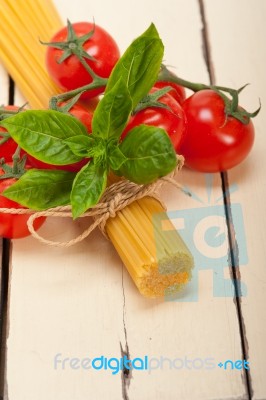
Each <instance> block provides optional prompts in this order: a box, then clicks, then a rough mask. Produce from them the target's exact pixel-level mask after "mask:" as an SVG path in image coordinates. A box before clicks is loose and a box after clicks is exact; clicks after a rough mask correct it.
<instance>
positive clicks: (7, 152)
mask: <svg viewBox="0 0 266 400" xmlns="http://www.w3.org/2000/svg"><path fill="white" fill-rule="evenodd" d="M4 109H5V110H13V111H17V110H18V109H19V107H17V106H5V107H4ZM1 132H6V129H5V128H3V127H0V140H1V139H3V136H1ZM17 147H18V145H17V143H16V142H15V141H14V140H13V139H12V138H9V139H8V140H7V141H6V142H5V143H3V144H1V145H0V158H4V159H5V162H11V161H12V156H13V154H14V153H15V151H16V149H17Z"/></svg>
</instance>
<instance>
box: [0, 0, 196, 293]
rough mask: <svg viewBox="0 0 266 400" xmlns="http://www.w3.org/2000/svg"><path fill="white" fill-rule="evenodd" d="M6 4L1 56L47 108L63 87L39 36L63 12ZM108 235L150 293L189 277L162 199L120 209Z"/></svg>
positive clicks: (13, 1) (45, 0) (35, 2)
mask: <svg viewBox="0 0 266 400" xmlns="http://www.w3.org/2000/svg"><path fill="white" fill-rule="evenodd" d="M0 5H1V7H0V15H1V25H0V58H1V59H2V61H3V62H4V64H5V66H6V69H7V70H8V72H9V73H10V75H11V76H12V77H13V79H14V81H15V83H16V84H17V85H18V87H19V88H20V90H21V92H22V94H23V95H24V97H25V98H26V100H27V101H28V102H29V103H30V105H31V107H32V108H45V107H47V104H48V102H49V98H50V97H51V96H52V95H54V94H56V93H58V89H57V88H56V87H55V86H54V85H53V84H52V83H51V80H50V78H49V77H48V75H47V73H46V70H45V61H44V54H45V49H44V47H43V46H42V45H41V44H40V43H39V38H41V39H42V40H44V41H49V40H50V38H51V37H52V36H53V35H54V33H55V31H56V30H58V29H59V28H60V27H61V21H60V18H59V16H58V14H57V11H56V10H55V8H54V6H53V3H52V1H51V0H26V1H25V0H0ZM17 32H19V35H17ZM110 182H112V178H111V177H110ZM166 221H168V227H167V230H164V229H163V227H162V223H163V222H164V223H165V222H166ZM106 233H107V235H108V236H109V238H110V240H111V241H112V243H113V245H114V247H115V248H116V250H117V252H118V254H119V255H120V257H121V259H122V261H123V262H124V264H125V266H126V268H127V270H128V272H129V274H130V276H131V277H132V279H133V281H134V282H135V284H136V286H137V288H138V289H139V291H140V292H141V293H142V294H143V295H144V296H146V297H161V296H164V295H167V294H169V295H171V294H172V293H175V292H177V291H179V290H180V289H181V288H182V287H183V286H184V284H186V283H187V282H188V281H189V279H190V277H191V270H192V268H193V257H192V255H191V254H190V251H189V249H188V248H187V246H186V245H185V243H184V242H183V240H182V239H181V237H180V236H179V234H178V232H177V231H176V230H175V228H174V227H173V225H172V224H171V222H170V220H169V219H168V217H167V215H166V213H165V210H164V208H163V206H162V205H161V203H160V202H159V201H157V200H156V199H154V198H151V197H145V198H143V199H139V200H137V201H134V202H133V203H132V204H130V205H128V206H126V207H125V208H124V209H123V210H121V211H119V212H117V214H116V215H115V217H113V218H110V219H109V220H108V221H107V223H106Z"/></svg>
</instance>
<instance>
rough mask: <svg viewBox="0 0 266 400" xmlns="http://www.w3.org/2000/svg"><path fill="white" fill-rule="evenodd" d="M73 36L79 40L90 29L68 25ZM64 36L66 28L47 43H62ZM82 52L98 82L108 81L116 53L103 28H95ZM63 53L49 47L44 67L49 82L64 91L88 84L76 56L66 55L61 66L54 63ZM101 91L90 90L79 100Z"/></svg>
mask: <svg viewBox="0 0 266 400" xmlns="http://www.w3.org/2000/svg"><path fill="white" fill-rule="evenodd" d="M72 27H73V29H74V31H75V34H76V35H77V36H78V37H81V36H83V35H85V34H87V33H89V32H91V31H92V30H93V28H94V25H93V23H90V22H77V23H74V24H72ZM67 36H68V30H67V27H64V28H63V29H61V30H60V31H59V32H57V33H56V34H55V35H54V37H53V38H52V40H51V42H66V41H67ZM83 49H84V50H85V51H86V52H87V53H88V54H89V55H90V56H91V57H93V59H88V58H86V59H85V60H86V63H87V64H88V65H89V66H90V67H91V68H92V70H93V71H94V72H95V73H96V74H97V75H98V76H100V77H101V78H108V77H109V75H110V74H111V71H112V69H113V67H114V65H115V64H116V62H117V61H118V59H119V57H120V53H119V49H118V47H117V44H116V42H115V41H114V39H113V38H112V37H111V36H110V35H109V33H108V32H106V31H105V30H104V29H103V28H101V27H99V26H97V25H95V30H94V33H93V35H92V36H91V37H90V39H88V40H87V41H86V42H85V43H84V44H83ZM62 54H63V50H61V49H56V48H54V47H51V46H49V47H48V49H47V54H46V65H47V69H48V72H49V74H50V76H51V78H52V79H53V80H54V81H55V83H56V84H57V85H58V86H59V87H60V88H62V89H64V90H72V89H76V88H78V87H80V86H84V85H87V84H89V83H91V82H92V78H91V76H90V74H89V72H88V71H86V69H85V68H84V66H83V65H82V64H81V62H80V61H79V59H78V58H77V56H75V55H73V54H72V55H70V56H69V57H68V58H67V59H66V60H64V61H63V62H62V63H60V64H59V63H58V60H59V59H60V57H61V56H62ZM103 91H104V88H98V89H94V90H91V91H88V92H85V93H84V94H82V96H81V98H83V99H86V98H92V97H95V96H97V95H98V94H100V93H102V92H103Z"/></svg>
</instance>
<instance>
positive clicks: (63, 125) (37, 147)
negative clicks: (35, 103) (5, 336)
mask: <svg viewBox="0 0 266 400" xmlns="http://www.w3.org/2000/svg"><path fill="white" fill-rule="evenodd" d="M1 125H2V126H4V127H5V128H6V129H7V130H8V132H9V133H10V135H11V136H12V138H13V139H14V140H15V141H16V142H17V143H18V144H19V146H20V147H21V148H22V149H23V150H25V151H26V152H27V153H28V154H30V155H32V156H33V157H35V158H37V159H38V160H41V161H44V162H46V163H49V164H55V165H67V164H72V163H75V162H77V161H80V160H81V159H82V157H80V156H77V155H75V154H73V152H72V151H71V149H70V148H69V146H68V145H67V144H66V143H65V140H66V139H68V138H70V137H73V136H78V135H83V136H88V133H87V131H86V128H85V127H84V125H83V124H82V123H81V122H80V121H79V120H78V119H77V118H75V117H72V116H70V115H66V114H63V113H61V112H58V111H52V110H29V111H23V112H21V113H19V114H16V115H15V116H13V117H10V118H7V119H5V120H4V121H2V122H1Z"/></svg>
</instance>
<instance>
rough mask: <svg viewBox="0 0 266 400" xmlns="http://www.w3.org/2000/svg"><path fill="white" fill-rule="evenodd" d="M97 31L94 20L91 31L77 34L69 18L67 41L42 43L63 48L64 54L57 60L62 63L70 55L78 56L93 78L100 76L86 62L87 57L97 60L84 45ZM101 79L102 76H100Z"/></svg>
mask: <svg viewBox="0 0 266 400" xmlns="http://www.w3.org/2000/svg"><path fill="white" fill-rule="evenodd" d="M94 31H95V23H94V22H93V28H92V30H91V31H90V32H88V33H86V34H85V35H82V36H80V37H79V36H77V35H76V33H75V31H74V29H73V25H72V24H71V22H70V21H69V20H67V40H66V41H65V42H42V41H41V44H43V45H46V46H51V47H54V48H56V49H59V50H63V54H62V56H61V57H60V58H59V60H58V61H57V62H58V64H62V63H63V62H64V61H65V60H67V59H68V58H69V57H70V56H72V55H74V56H76V57H77V58H78V59H79V61H80V62H81V64H82V65H83V67H84V68H85V69H86V71H87V72H88V73H89V74H90V76H91V77H92V78H96V79H97V78H100V77H99V76H98V75H97V74H95V72H94V71H93V70H92V68H91V67H90V66H89V65H88V64H87V63H86V61H85V59H86V58H87V59H88V60H91V61H97V60H96V59H95V58H94V57H92V56H91V55H90V54H89V53H88V52H86V51H85V50H84V49H83V45H84V43H85V42H87V41H88V40H89V39H90V38H91V37H92V36H93V35H94ZM100 79H101V78H100Z"/></svg>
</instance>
